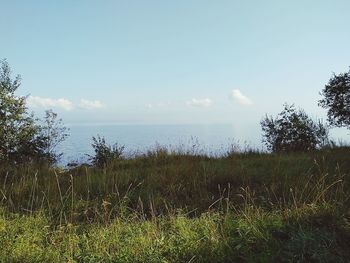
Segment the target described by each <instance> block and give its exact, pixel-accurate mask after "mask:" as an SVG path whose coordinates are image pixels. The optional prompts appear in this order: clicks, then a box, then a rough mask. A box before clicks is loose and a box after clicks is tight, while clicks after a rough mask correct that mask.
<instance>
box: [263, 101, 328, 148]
mask: <svg viewBox="0 0 350 263" xmlns="http://www.w3.org/2000/svg"><path fill="white" fill-rule="evenodd" d="M260 124H261V127H262V131H263V142H264V143H265V145H266V146H267V148H268V150H270V151H272V152H293V151H310V150H315V149H317V148H320V147H322V146H324V145H326V144H327V143H328V127H327V126H325V125H323V124H322V122H321V121H320V120H318V121H317V122H315V121H313V120H312V119H310V117H309V116H308V115H307V114H306V113H305V111H303V110H301V109H299V110H296V108H295V107H294V105H288V104H285V105H284V110H283V111H282V112H281V113H279V114H278V116H277V117H276V118H273V117H271V116H270V117H268V116H265V118H264V119H263V120H262V121H261V123H260Z"/></svg>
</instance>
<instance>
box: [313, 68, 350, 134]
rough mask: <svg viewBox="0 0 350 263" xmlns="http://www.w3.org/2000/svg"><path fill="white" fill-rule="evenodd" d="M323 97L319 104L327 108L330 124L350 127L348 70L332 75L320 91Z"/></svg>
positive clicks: (349, 81)
mask: <svg viewBox="0 0 350 263" xmlns="http://www.w3.org/2000/svg"><path fill="white" fill-rule="evenodd" d="M321 95H323V97H324V98H323V99H322V100H320V101H319V105H320V106H321V107H323V108H326V109H328V112H327V116H328V121H329V123H330V124H331V125H333V126H336V127H342V126H344V127H348V128H350V70H349V72H347V73H342V74H339V75H334V76H333V77H332V78H331V79H330V80H329V82H328V84H327V85H326V86H325V87H324V89H323V90H322V92H321Z"/></svg>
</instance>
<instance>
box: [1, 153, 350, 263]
mask: <svg viewBox="0 0 350 263" xmlns="http://www.w3.org/2000/svg"><path fill="white" fill-rule="evenodd" d="M349 150H350V148H347V147H341V148H334V149H327V150H320V151H315V152H308V153H291V154H288V155H285V154H266V153H265V154H251V153H244V154H234V155H230V156H229V157H205V156H194V155H191V154H177V153H171V152H170V153H168V155H167V156H164V155H156V154H154V153H153V154H149V155H142V156H136V157H135V158H132V159H122V160H117V161H115V162H111V163H109V164H107V165H106V166H105V167H104V168H103V169H99V168H95V167H87V166H83V167H77V168H74V169H72V170H69V171H66V172H60V171H59V170H57V169H49V168H48V167H41V168H38V167H36V166H32V165H31V166H27V167H21V166H10V167H9V168H6V169H5V167H3V166H0V169H3V170H2V172H3V173H5V174H6V173H7V174H8V175H7V176H2V177H1V176H0V186H1V187H0V189H1V192H0V193H1V198H0V262H157V263H158V262H164V263H165V262H212V263H219V262H222V263H223V262H225V263H226V262H349V260H350V251H349V245H348V244H349V242H350V225H349V220H350V215H349V212H348V211H349V206H350V203H349V196H350V195H349V194H350V187H349V186H350V176H349V175H350V167H349V165H348V164H349V162H350V154H349Z"/></svg>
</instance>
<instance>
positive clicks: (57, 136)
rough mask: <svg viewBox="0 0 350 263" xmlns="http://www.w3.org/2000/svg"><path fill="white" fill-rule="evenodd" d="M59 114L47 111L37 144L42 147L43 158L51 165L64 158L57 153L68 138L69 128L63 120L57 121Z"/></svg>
mask: <svg viewBox="0 0 350 263" xmlns="http://www.w3.org/2000/svg"><path fill="white" fill-rule="evenodd" d="M57 116H58V115H57V113H55V112H53V111H52V110H47V111H45V117H44V120H43V122H42V124H41V125H40V126H39V133H38V136H37V138H38V140H37V143H38V145H39V146H40V147H41V151H42V153H43V156H45V158H46V159H47V161H49V162H50V163H55V162H57V161H58V159H59V158H60V157H61V156H62V153H57V152H56V148H57V146H58V145H59V144H60V143H61V142H63V141H64V140H65V139H66V138H67V136H68V133H67V132H68V128H67V127H65V126H64V125H63V121H62V119H57Z"/></svg>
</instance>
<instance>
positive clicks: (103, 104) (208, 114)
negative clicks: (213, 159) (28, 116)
mask: <svg viewBox="0 0 350 263" xmlns="http://www.w3.org/2000/svg"><path fill="white" fill-rule="evenodd" d="M0 3H1V5H0V6H1V7H0V12H1V15H0V32H1V34H0V39H1V40H0V58H6V59H7V61H8V62H9V64H10V66H11V67H12V70H13V72H14V74H20V75H21V76H22V79H23V81H22V86H21V87H20V89H19V90H18V93H19V94H21V95H28V104H29V106H30V108H31V109H32V110H33V111H35V112H42V111H43V110H44V109H47V108H53V109H54V110H55V111H56V112H58V113H59V114H60V116H61V117H62V118H63V120H64V121H65V122H66V123H90V122H91V123H92V122H93V123H122V124H197V123H204V124H219V123H220V124H223V123H228V124H233V125H235V126H236V127H238V128H237V129H240V128H241V129H242V131H249V130H251V129H254V130H256V129H259V122H260V120H261V119H262V117H263V116H264V115H265V114H269V115H270V114H272V115H275V114H277V113H278V112H280V111H281V110H282V109H283V104H284V103H290V104H291V103H294V104H295V105H296V106H297V107H301V108H303V109H305V111H306V112H307V113H308V114H309V115H310V116H312V117H314V118H316V117H317V118H324V119H325V118H326V110H325V109H322V108H320V107H318V106H317V101H318V100H319V99H321V96H320V95H319V92H320V91H321V90H322V88H323V87H324V85H325V84H326V83H327V82H328V80H329V78H330V77H331V76H332V74H333V73H341V72H346V71H348V69H349V66H350V50H349V43H350V32H349V25H350V16H349V10H350V1H348V0H294V1H281V0H266V1H258V0H255V1H252V0H245V1H235V0H230V1H228V0H227V1H226V0H216V1H212V0H211V1H209V0H198V1H197V0H177V1H164V0H147V1H144V0H129V1H117V0H114V1H108V0H104V1H97V0H95V1H89V0H74V1H73V0H70V1H68V0H63V1H46V0H45V1H44V0H42V1H38V0H33V1H25V0H23V1H17V0H11V1H5V0H0ZM256 132H257V133H260V130H257V131H256ZM340 133H341V134H342V135H341V136H347V137H348V133H349V132H348V131H346V130H345V131H344V129H343V130H340Z"/></svg>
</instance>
